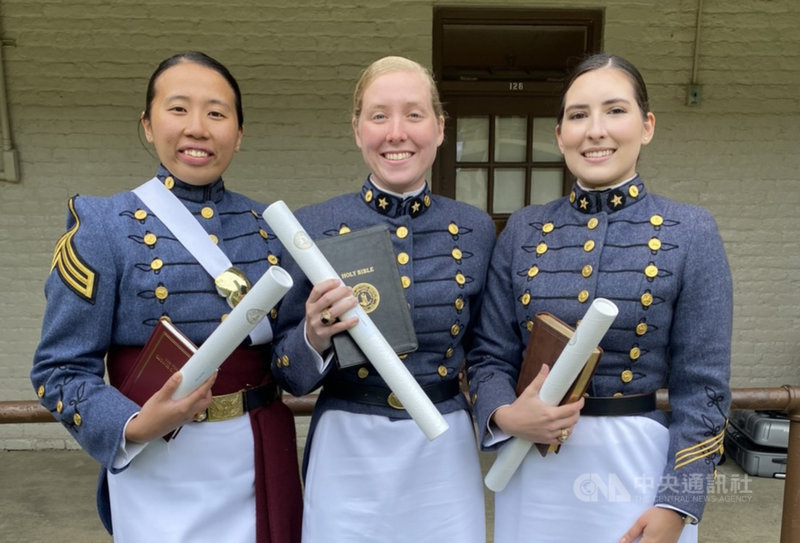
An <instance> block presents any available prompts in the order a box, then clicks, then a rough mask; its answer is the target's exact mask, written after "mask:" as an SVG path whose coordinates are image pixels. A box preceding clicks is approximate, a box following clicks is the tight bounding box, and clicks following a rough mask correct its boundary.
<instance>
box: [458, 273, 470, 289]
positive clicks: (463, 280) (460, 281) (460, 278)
mask: <svg viewBox="0 0 800 543" xmlns="http://www.w3.org/2000/svg"><path fill="white" fill-rule="evenodd" d="M456 283H458V284H459V285H461V286H464V285H465V284H467V278H466V277H464V274H463V273H457V274H456Z"/></svg>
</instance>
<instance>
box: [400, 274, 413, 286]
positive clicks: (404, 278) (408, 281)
mask: <svg viewBox="0 0 800 543" xmlns="http://www.w3.org/2000/svg"><path fill="white" fill-rule="evenodd" d="M400 282H401V283H402V284H403V288H408V287H410V286H411V279H409V278H408V276H406V275H404V276H402V277H401V278H400Z"/></svg>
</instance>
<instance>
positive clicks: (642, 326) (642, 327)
mask: <svg viewBox="0 0 800 543" xmlns="http://www.w3.org/2000/svg"><path fill="white" fill-rule="evenodd" d="M646 333H647V323H646V322H640V323H639V324H637V325H636V335H637V336H643V335H645V334H646Z"/></svg>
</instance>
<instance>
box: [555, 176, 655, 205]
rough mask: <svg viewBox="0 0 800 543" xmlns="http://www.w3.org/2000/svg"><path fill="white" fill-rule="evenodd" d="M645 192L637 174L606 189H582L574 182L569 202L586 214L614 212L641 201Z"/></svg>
mask: <svg viewBox="0 0 800 543" xmlns="http://www.w3.org/2000/svg"><path fill="white" fill-rule="evenodd" d="M646 194H647V189H645V188H644V182H643V181H642V178H641V177H639V176H638V175H637V176H636V177H634V178H633V179H631V180H630V181H628V182H627V183H625V184H624V185H621V186H619V187H616V188H613V189H606V190H584V189H582V188H581V187H579V186H578V183H577V182H576V183H575V184H574V185H573V186H572V191H570V193H569V203H570V205H571V206H572V207H574V208H575V209H577V210H578V211H580V212H581V213H586V214H587V215H593V214H595V213H600V212H601V211H603V212H606V213H614V212H616V211H619V210H621V209H625V208H626V207H628V206H632V205H633V204H635V203H636V202H639V201H641V200H642V198H644V197H645V195H646Z"/></svg>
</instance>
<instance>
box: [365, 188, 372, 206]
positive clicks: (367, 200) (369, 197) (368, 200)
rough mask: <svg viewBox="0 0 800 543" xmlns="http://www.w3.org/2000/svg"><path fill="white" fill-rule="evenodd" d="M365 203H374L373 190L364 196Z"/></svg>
mask: <svg viewBox="0 0 800 543" xmlns="http://www.w3.org/2000/svg"><path fill="white" fill-rule="evenodd" d="M364 201H365V202H367V203H370V202H371V201H372V189H370V190H368V191H367V192H366V193H365V194H364Z"/></svg>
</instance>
